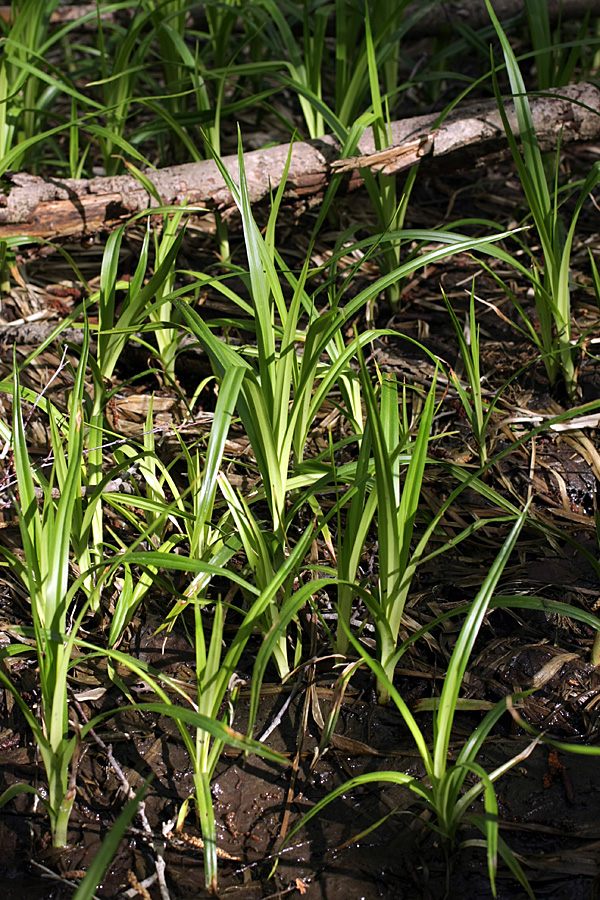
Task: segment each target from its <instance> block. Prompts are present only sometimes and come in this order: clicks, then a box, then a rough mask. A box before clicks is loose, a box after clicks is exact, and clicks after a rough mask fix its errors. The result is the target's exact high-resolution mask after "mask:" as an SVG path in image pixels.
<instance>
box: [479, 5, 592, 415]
mask: <svg viewBox="0 0 600 900" xmlns="http://www.w3.org/2000/svg"><path fill="white" fill-rule="evenodd" d="M486 6H487V8H488V12H489V14H490V18H491V20H492V23H493V25H494V28H495V29H496V33H497V35H498V38H499V40H500V44H501V47H502V52H503V55H504V61H505V64H506V69H507V72H508V77H509V81H510V87H511V91H512V98H513V102H514V105H515V113H516V116H517V122H518V126H519V140H520V145H521V149H519V145H518V144H517V140H516V138H515V136H514V135H513V132H512V129H511V127H510V124H509V122H508V117H507V115H506V112H505V110H504V104H503V101H502V98H501V95H500V90H499V87H498V82H497V78H496V70H495V67H493V66H492V76H493V83H494V91H495V94H496V99H497V102H498V109H499V111H500V115H501V117H502V121H503V124H504V129H505V132H506V137H507V140H508V143H509V146H510V149H511V153H512V156H513V160H514V163H515V166H516V169H517V173H518V175H519V179H520V181H521V184H522V186H523V191H524V193H525V199H526V201H527V205H528V207H529V212H530V215H531V218H532V220H533V222H534V224H535V228H536V231H537V234H538V237H539V240H540V244H541V251H542V260H541V261H539V262H538V261H537V260H536V259H535V258H532V270H531V273H530V274H529V278H530V281H531V285H532V288H533V296H534V301H535V308H536V312H537V315H538V320H539V335H538V334H537V333H536V331H535V329H534V328H533V326H532V325H531V323H529V320H528V319H527V317H526V316H525V314H524V313H523V312H522V311H521V308H520V306H519V305H518V304H517V308H518V309H519V312H520V313H521V315H522V318H523V320H524V322H525V325H526V327H527V331H528V333H529V334H530V335H531V337H532V339H533V340H534V343H535V344H536V345H537V346H538V348H539V350H540V352H541V355H542V360H543V363H544V366H545V367H546V371H547V373H548V378H549V380H550V383H551V384H552V385H555V384H556V382H557V380H558V378H559V377H561V378H562V380H563V382H564V385H565V388H566V390H567V394H568V395H569V398H570V399H571V400H574V399H575V397H576V395H577V368H576V364H575V354H576V348H574V347H573V345H572V341H571V287H570V283H569V272H570V268H569V267H570V261H571V249H572V246H573V239H574V236H575V228H576V226H577V219H578V217H579V213H580V212H581V209H582V208H583V205H584V203H585V201H586V200H587V199H588V197H589V196H590V194H591V192H592V190H593V189H594V187H595V186H596V185H597V184H598V182H599V181H600V163H595V164H594V166H593V167H592V169H591V171H590V173H589V175H588V176H587V178H586V179H585V180H584V181H583V182H580V183H579V185H578V186H579V194H578V196H577V200H576V204H575V208H574V210H573V212H572V214H571V221H570V223H569V225H568V227H565V225H564V224H563V221H562V217H561V213H560V207H561V203H560V202H559V198H560V195H561V190H560V188H559V184H558V169H559V166H558V163H559V151H560V145H559V148H558V149H557V158H556V165H555V168H554V177H553V183H551V185H550V186H549V184H548V180H547V176H546V170H545V167H544V160H543V157H542V152H541V150H540V147H539V143H538V139H537V135H536V132H535V127H534V123H533V119H532V116H531V107H530V105H529V99H528V96H527V89H526V86H525V83H524V81H523V77H522V75H521V72H520V69H519V65H518V63H517V60H516V58H515V55H514V52H513V50H512V48H511V46H510V43H509V41H508V39H507V37H506V34H505V33H504V30H503V29H502V26H501V25H500V22H499V21H498V18H497V17H496V14H495V12H494V9H493V7H492V4H491V3H490V0H486Z"/></svg>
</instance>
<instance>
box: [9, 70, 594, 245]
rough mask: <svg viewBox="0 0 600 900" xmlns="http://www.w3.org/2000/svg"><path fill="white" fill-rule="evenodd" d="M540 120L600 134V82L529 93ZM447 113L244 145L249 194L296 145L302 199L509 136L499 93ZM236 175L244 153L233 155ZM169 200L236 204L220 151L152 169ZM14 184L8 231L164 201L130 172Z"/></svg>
mask: <svg viewBox="0 0 600 900" xmlns="http://www.w3.org/2000/svg"><path fill="white" fill-rule="evenodd" d="M530 103H531V111H532V116H533V122H534V127H535V129H536V133H537V136H538V140H539V142H540V146H541V147H542V149H543V150H551V149H555V148H556V146H557V142H558V140H559V139H560V142H561V146H564V145H566V144H569V143H571V142H573V141H591V140H597V139H598V137H599V136H600V90H598V88H596V87H595V86H594V85H592V84H588V83H582V84H578V85H570V86H568V87H565V88H562V89H560V90H557V91H550V92H548V93H546V94H544V95H542V96H537V97H532V98H531V100H530ZM506 111H507V114H508V118H509V121H510V123H511V127H512V128H513V131H514V132H515V133H517V131H518V125H517V121H516V115H515V113H514V108H513V104H512V103H510V102H508V103H507V104H506ZM438 118H439V114H431V115H426V116H416V117H414V118H410V119H403V120H401V121H398V122H394V123H392V125H391V133H392V145H391V146H390V148H388V149H387V150H385V151H379V152H378V151H376V147H375V143H374V139H373V133H372V131H371V129H367V130H366V131H365V132H364V133H363V135H362V137H361V139H360V141H359V144H358V155H357V156H354V157H352V158H351V159H347V160H344V159H342V160H340V152H341V148H340V144H339V142H338V141H337V140H336V138H334V137H333V136H331V135H327V136H325V137H323V138H318V139H316V140H311V141H298V142H296V143H294V144H293V145H292V146H291V147H290V144H283V145H280V146H276V147H268V148H266V149H263V150H254V151H251V152H249V153H246V154H245V157H244V165H245V169H246V177H247V181H248V189H249V194H250V200H251V202H252V203H258V202H259V201H260V200H262V199H264V198H265V197H268V196H269V193H270V191H271V190H274V189H276V188H277V187H278V185H279V184H280V181H281V179H282V178H283V175H284V171H285V166H286V162H287V159H288V155H289V154H290V153H291V161H290V167H289V172H288V177H287V182H286V190H285V196H286V197H287V198H288V199H290V200H292V201H296V202H298V203H300V204H302V203H305V202H307V201H308V200H309V199H311V198H318V197H319V196H322V194H323V193H324V191H325V189H326V188H327V185H328V183H329V182H330V180H331V179H332V178H333V177H334V176H336V175H337V176H338V177H341V179H342V182H343V184H342V188H343V189H345V190H354V189H356V188H358V187H360V186H361V184H362V178H361V176H360V172H359V169H360V168H366V167H368V168H370V169H371V170H372V171H375V172H379V171H381V172H383V173H384V174H388V175H392V174H399V173H401V172H402V171H404V170H405V169H408V168H410V166H412V165H414V164H415V163H416V162H419V161H420V162H422V163H423V165H424V166H425V167H427V168H429V169H435V170H437V171H447V170H449V169H457V168H461V167H462V168H472V167H474V166H478V165H482V164H484V163H485V162H486V159H487V158H489V156H490V154H495V153H498V152H499V151H502V150H506V146H507V142H506V137H505V134H504V129H503V127H502V121H501V118H500V114H499V112H498V109H497V107H496V105H495V103H494V102H493V101H481V102H476V103H471V104H464V105H463V106H462V107H461V108H460V109H456V110H454V111H453V112H452V113H451V114H450V115H449V116H448V117H447V118H446V119H445V120H444V122H443V123H442V124H441V125H440V126H439V127H436V126H437V120H438ZM223 162H224V163H225V165H226V167H227V169H228V171H229V172H230V174H231V176H232V177H233V179H234V180H235V181H237V180H238V177H239V169H238V160H237V156H228V157H225V158H224V160H223ZM145 174H146V176H147V177H148V179H149V180H150V181H152V182H153V184H154V185H155V187H156V189H157V191H158V194H159V195H160V198H161V202H162V203H163V204H164V205H172V204H177V205H182V204H186V203H187V204H189V205H193V206H200V207H204V208H206V209H207V210H215V209H217V210H219V211H220V212H221V213H223V214H226V215H228V214H230V213H231V212H233V211H234V209H235V207H234V203H233V198H232V196H231V194H230V192H229V190H228V189H227V187H226V186H225V183H224V181H223V178H222V177H221V174H220V172H219V170H218V168H217V166H216V164H215V162H214V161H213V160H205V161H203V162H199V163H190V164H186V165H178V166H171V167H169V168H164V169H155V170H147V171H146V173H145ZM4 179H5V181H8V182H9V185H10V186H9V187H8V189H7V190H5V192H4V193H0V240H1V239H2V238H8V237H14V236H16V235H24V236H28V237H34V238H35V237H39V238H47V239H50V238H56V237H64V236H70V235H89V234H93V233H95V232H98V231H101V230H106V229H110V228H112V227H114V226H116V225H118V224H120V223H122V222H124V221H127V219H129V218H131V217H132V216H133V215H135V214H136V213H139V212H142V211H143V210H145V209H147V208H148V207H156V206H157V201H156V200H155V199H153V198H152V197H149V195H148V194H147V193H146V191H145V190H144V189H143V187H142V186H141V185H140V183H139V182H138V181H137V180H136V179H135V178H133V177H132V176H130V175H118V176H114V177H96V178H92V179H58V178H52V177H46V178H43V177H39V176H34V175H29V174H26V173H10V172H7V173H5V176H4Z"/></svg>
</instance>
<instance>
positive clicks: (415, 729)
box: [257, 509, 537, 898]
mask: <svg viewBox="0 0 600 900" xmlns="http://www.w3.org/2000/svg"><path fill="white" fill-rule="evenodd" d="M526 515H527V510H526V509H525V510H523V512H522V513H521V514H520V515H519V517H518V519H517V521H516V523H515V524H514V526H513V528H512V530H511V532H510V534H509V536H508V537H507V539H506V541H505V542H504V545H503V547H502V548H501V550H500V552H499V554H498V556H497V557H496V559H495V561H494V563H493V565H492V566H491V568H490V570H489V572H488V574H487V576H486V578H485V580H484V582H483V584H482V586H481V588H480V590H479V592H478V594H477V596H476V598H475V599H474V600H473V602H472V604H471V605H470V607H469V609H468V612H467V615H466V617H465V621H464V623H463V626H462V628H461V631H460V634H459V636H458V639H457V641H456V644H455V646H454V650H453V652H452V656H451V658H450V662H449V665H448V671H447V673H446V676H445V678H444V682H443V687H442V692H441V695H440V697H439V699H437V700H436V701H435V703H434V704H432V705H433V748H432V749H430V748H429V746H428V742H427V738H426V734H425V732H424V730H423V729H422V728H421V727H420V726H419V724H418V722H417V718H416V717H415V715H414V714H413V713H412V712H411V710H410V709H409V707H408V705H407V704H406V702H405V701H404V700H403V698H402V697H401V695H400V694H399V692H398V691H397V690H396V688H395V687H394V685H393V684H392V682H391V681H390V680H389V679H388V677H387V675H386V673H385V671H384V669H383V667H382V666H381V664H380V663H379V662H378V661H377V660H375V659H374V658H373V657H371V656H370V655H369V654H368V653H367V651H366V650H365V648H364V646H363V645H362V643H361V642H360V641H359V640H357V639H356V638H355V637H354V636H353V635H352V634H351V633H350V632H348V637H349V640H350V642H351V644H352V646H353V648H354V650H355V651H356V653H357V654H358V656H359V658H361V659H362V660H363V661H364V662H365V663H366V664H367V666H368V667H369V668H370V669H371V671H372V672H373V673H374V675H375V677H376V679H377V681H378V682H379V683H381V684H382V685H384V686H385V688H386V690H387V691H388V693H389V696H390V698H391V699H392V701H393V702H394V704H395V705H396V707H397V708H398V710H399V712H400V713H401V715H402V718H403V719H404V722H405V724H406V726H407V728H408V730H409V732H410V734H411V736H412V738H413V740H414V742H415V745H416V749H417V752H418V754H419V756H420V758H421V760H422V762H423V765H424V768H425V771H426V775H427V778H426V779H418V778H415V777H414V776H413V775H408V774H404V773H403V772H394V771H389V772H382V771H379V772H372V773H367V774H364V775H360V776H358V777H356V778H353V779H351V780H350V781H348V782H346V783H345V784H343V785H341V786H340V787H339V788H337V789H336V790H335V791H332V792H331V793H330V794H328V795H327V796H326V797H325V798H324V799H321V800H319V801H318V802H317V803H316V804H315V805H314V807H313V808H312V809H311V810H310V812H309V813H307V814H306V815H305V816H303V817H302V819H301V820H300V822H298V823H297V824H296V825H295V826H294V827H293V828H292V829H291V831H290V833H289V834H288V835H287V837H286V841H285V844H287V843H288V842H289V841H290V840H291V839H292V838H293V837H294V835H295V834H296V833H297V832H298V830H299V829H300V828H302V827H304V825H306V823H307V822H308V821H309V820H310V819H312V818H313V816H315V815H318V814H319V813H320V812H321V811H322V810H323V809H324V808H325V807H326V806H327V804H328V803H330V802H331V801H332V800H333V799H335V798H336V797H339V796H341V795H344V794H348V793H349V792H350V791H351V790H353V789H355V788H357V787H361V786H363V785H368V784H373V783H377V782H389V783H393V784H400V785H405V786H406V787H408V788H409V789H410V790H411V791H413V793H414V795H415V803H419V804H420V805H425V807H426V808H427V809H428V810H429V811H430V812H431V814H432V818H431V825H430V827H431V828H432V829H433V831H434V832H435V833H436V835H437V836H438V839H441V841H442V842H443V844H444V846H445V848H446V849H447V851H448V852H449V853H450V854H452V853H454V852H456V850H458V849H460V847H461V846H473V845H475V846H477V845H483V846H484V848H485V851H486V856H487V866H488V875H489V879H490V886H491V889H492V894H493V895H494V896H496V893H497V892H496V874H497V867H498V854H500V856H501V857H502V858H503V860H504V861H505V863H506V864H507V865H508V867H509V869H510V871H511V872H512V874H513V875H514V876H515V877H516V878H517V880H518V881H519V882H520V884H521V885H522V887H523V888H524V889H525V891H526V893H527V895H528V896H529V897H531V898H533V893H532V891H531V888H530V886H529V883H528V881H527V878H526V877H525V874H524V872H523V870H522V868H521V866H520V863H519V861H518V859H517V858H516V856H515V855H514V854H513V853H512V851H511V850H510V848H509V847H508V846H507V845H506V844H505V843H504V841H503V840H502V839H501V838H500V836H499V828H498V801H497V797H496V793H495V788H494V784H495V782H496V781H498V780H499V779H500V778H501V777H502V776H503V775H504V774H505V773H506V772H508V771H509V770H510V769H511V768H512V767H513V766H515V765H517V764H518V763H519V762H521V761H522V760H523V759H525V758H526V757H527V756H528V755H529V753H530V752H531V751H532V749H533V747H534V746H535V743H537V741H534V742H533V743H532V744H531V745H529V747H528V748H526V750H525V751H524V752H523V753H520V754H518V755H517V756H515V757H513V758H512V759H511V760H509V761H508V762H506V763H504V764H503V765H501V766H499V767H498V768H496V769H494V770H493V771H491V772H489V771H486V770H485V769H484V768H483V767H482V765H481V764H480V763H479V762H477V755H478V753H479V751H480V749H481V747H482V745H483V742H484V740H485V739H486V737H487V736H488V735H489V734H490V732H491V730H492V728H493V727H494V725H495V724H496V723H497V722H498V720H499V719H500V718H501V716H502V715H503V714H504V713H505V711H506V709H507V707H508V704H509V703H511V702H512V701H513V700H517V699H518V698H519V697H520V696H524V695H523V694H521V695H516V696H515V697H513V698H507V699H503V700H501V701H499V702H498V703H497V704H495V706H494V707H493V708H492V709H491V710H490V711H489V712H488V713H487V714H486V715H485V716H484V718H483V719H482V721H481V722H480V723H479V725H478V726H477V727H476V728H475V730H474V731H473V733H472V734H471V735H470V737H469V738H468V740H467V741H466V742H465V744H464V745H463V747H462V749H461V750H460V752H459V754H458V756H457V758H456V760H455V761H452V760H451V758H450V755H449V747H450V739H451V735H452V728H453V725H454V720H455V716H456V712H457V710H459V709H460V708H461V706H462V703H461V698H460V691H461V686H462V682H463V678H464V676H465V672H466V669H467V665H468V661H469V658H470V655H471V652H472V650H473V646H474V644H475V641H476V639H477V636H478V634H479V631H480V629H481V626H482V624H483V621H484V618H485V616H486V613H487V611H488V609H489V606H490V602H491V600H492V597H493V594H494V590H495V588H496V585H497V584H498V581H499V579H500V576H501V574H502V571H503V569H504V567H505V565H506V563H507V561H508V559H509V556H510V554H511V553H512V551H513V549H514V546H515V544H516V541H517V538H518V535H519V533H520V531H521V528H522V527H523V524H524V522H525V519H526ZM257 663H258V660H257ZM467 779H469V784H470V786H467ZM473 782H474V783H473ZM479 798H483V805H484V811H483V814H479V813H478V812H474V811H473V804H474V803H475V802H476V801H477V800H478V799H479ZM467 824H470V825H472V826H474V827H475V828H476V829H478V830H480V831H481V832H482V834H483V840H482V841H475V842H474V841H467V842H465V843H464V844H461V842H460V839H459V833H460V829H461V828H462V827H463V826H465V825H467ZM285 844H284V845H282V847H280V851H281V849H283V846H285Z"/></svg>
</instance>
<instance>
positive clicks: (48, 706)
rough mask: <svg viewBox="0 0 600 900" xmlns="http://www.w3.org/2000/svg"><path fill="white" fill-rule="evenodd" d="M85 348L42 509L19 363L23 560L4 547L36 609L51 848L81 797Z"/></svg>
mask: <svg viewBox="0 0 600 900" xmlns="http://www.w3.org/2000/svg"><path fill="white" fill-rule="evenodd" d="M88 339H89V338H88ZM87 349H88V347H87V340H86V342H85V343H84V347H83V351H82V356H81V359H80V362H79V366H78V369H77V374H76V378H75V384H74V387H73V392H72V395H71V414H70V421H69V428H68V435H67V441H66V450H65V451H64V452H63V451H62V450H59V449H58V447H59V444H60V443H61V435H60V432H59V429H58V426H57V425H56V424H53V420H52V419H51V428H52V439H53V444H54V448H55V464H54V466H53V472H52V475H51V477H50V479H49V480H48V481H46V482H45V483H44V484H43V486H42V500H41V510H40V509H38V501H37V497H36V490H35V487H36V485H35V480H34V476H33V472H32V466H31V458H30V456H29V452H28V449H27V441H26V436H25V426H24V422H23V414H22V409H21V390H20V383H19V376H18V370H17V366H16V360H15V366H14V383H13V453H14V464H15V470H16V476H17V483H18V489H19V503H18V504H17V512H18V517H19V529H20V533H21V540H22V544H23V553H24V559H20V558H18V557H16V556H15V555H14V554H13V553H11V552H10V551H8V550H7V549H5V548H0V551H1V552H2V554H3V555H4V556H5V557H6V558H7V559H8V560H9V563H10V565H11V568H12V570H13V572H14V573H15V574H16V576H17V577H18V578H19V580H20V581H21V582H22V583H23V585H24V587H25V588H26V590H27V592H28V594H29V598H30V603H31V616H32V622H33V633H34V639H35V650H36V655H37V661H38V669H39V678H40V688H41V704H40V718H39V720H38V719H37V718H36V717H35V716H34V715H33V714H32V713H29V714H28V715H27V720H28V723H29V725H30V727H31V728H32V730H33V734H34V737H35V740H36V744H37V746H38V747H39V751H40V756H41V759H42V762H43V765H44V769H45V772H46V778H47V782H48V789H47V790H48V793H47V797H45V798H43V802H44V805H45V807H46V809H47V812H48V816H49V819H50V830H51V834H52V842H53V844H54V846H57V847H62V846H64V845H65V844H66V843H67V829H68V824H69V816H70V814H71V809H72V806H73V802H74V799H75V790H74V787H73V778H74V775H75V772H74V769H76V763H75V764H74V756H75V753H76V750H77V747H78V744H77V740H76V738H75V737H74V736H73V735H72V734H70V733H69V732H70V731H71V729H70V726H69V712H68V710H69V704H68V689H67V674H68V670H69V665H70V659H71V654H72V651H73V644H74V639H75V637H76V629H75V628H72V630H71V632H70V634H69V636H68V638H66V637H65V635H66V634H67V621H68V618H69V617H70V616H71V615H72V612H73V611H72V609H71V604H70V602H69V579H70V574H69V566H70V552H71V541H70V535H71V523H72V521H73V519H74V518H75V517H76V512H77V506H78V504H81V486H82V479H81V470H82V459H83V451H84V424H85V423H84V414H83V396H84V387H85V380H84V379H85V370H86V361H87ZM55 483H56V484H57V485H58V487H59V488H60V497H59V499H58V500H55V499H54V498H53V496H52V488H53V486H54V484H55ZM71 599H72V598H71ZM3 680H5V679H4V678H3Z"/></svg>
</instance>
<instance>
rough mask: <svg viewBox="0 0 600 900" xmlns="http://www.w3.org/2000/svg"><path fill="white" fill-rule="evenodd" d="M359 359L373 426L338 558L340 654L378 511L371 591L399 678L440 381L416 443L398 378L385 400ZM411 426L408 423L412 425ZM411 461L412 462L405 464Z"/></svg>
mask: <svg viewBox="0 0 600 900" xmlns="http://www.w3.org/2000/svg"><path fill="white" fill-rule="evenodd" d="M359 360H360V367H361V385H362V391H363V397H364V401H365V406H366V411H367V421H366V426H365V431H364V433H363V435H362V441H361V447H360V452H359V458H358V464H357V467H356V485H357V488H358V490H357V492H356V493H355V494H354V496H353V497H352V500H351V501H350V504H349V507H348V510H347V521H346V527H345V529H344V532H343V537H342V540H341V547H340V551H339V554H338V559H339V574H340V578H341V579H343V580H345V581H346V582H347V583H346V584H345V585H340V590H339V606H338V633H337V646H338V650H340V652H345V651H346V649H347V628H348V623H349V621H350V616H351V608H352V600H353V590H352V587H351V585H352V582H353V581H354V579H355V577H356V572H357V569H358V565H359V562H360V557H361V554H362V551H363V546H364V543H365V540H366V537H367V533H368V530H369V528H370V526H371V523H372V520H373V517H374V515H375V511H377V543H378V547H379V573H378V579H377V584H376V585H375V586H373V588H372V590H371V592H370V597H369V603H368V608H369V610H370V612H371V613H372V615H373V617H374V625H375V632H376V635H377V652H378V659H379V661H380V663H381V665H382V668H383V670H384V671H385V672H386V675H387V678H388V680H390V681H391V680H392V679H393V676H394V668H395V664H396V660H395V654H396V647H397V643H398V635H399V633H400V626H401V622H402V615H403V612H404V606H405V603H406V599H407V596H408V591H409V589H410V585H411V581H412V574H413V573H414V568H413V567H411V566H409V565H408V562H409V558H410V554H411V542H412V539H413V532H414V527H415V520H416V516H417V512H418V506H419V500H420V494H421V485H422V482H423V475H424V472H425V465H426V461H427V448H428V444H429V436H430V432H431V424H432V420H433V414H434V410H435V385H436V379H435V378H434V379H433V383H432V385H431V388H430V390H429V392H428V395H427V398H426V400H425V403H424V405H423V410H422V412H421V415H420V417H419V420H418V430H417V435H416V438H415V440H414V441H412V442H410V443H409V433H408V428H406V429H405V430H404V434H403V435H402V436H401V434H400V415H399V396H398V385H397V382H396V380H395V379H394V378H392V377H390V376H388V377H386V378H384V379H382V382H381V386H380V391H379V403H377V398H376V395H375V391H374V390H373V386H372V383H371V378H370V376H369V373H368V371H367V369H366V365H365V362H364V359H363V356H362V354H359ZM404 401H406V397H404ZM405 408H406V406H405V403H404V404H403V409H405ZM404 424H405V425H407V422H406V421H405V422H404ZM371 454H372V470H373V476H372V486H371V490H370V491H369V490H367V487H366V484H365V476H366V474H367V471H368V469H369V467H370V466H369V464H370V456H371ZM407 458H408V465H406V462H405V461H406V460H407ZM404 468H405V476H404V479H403V482H402V477H401V473H402V470H403V469H404ZM377 696H378V701H379V703H382V704H385V703H387V702H388V701H389V693H388V691H387V687H386V683H384V682H378V685H377Z"/></svg>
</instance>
